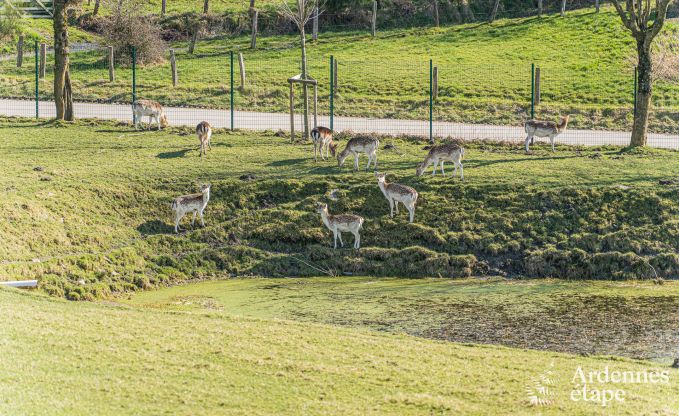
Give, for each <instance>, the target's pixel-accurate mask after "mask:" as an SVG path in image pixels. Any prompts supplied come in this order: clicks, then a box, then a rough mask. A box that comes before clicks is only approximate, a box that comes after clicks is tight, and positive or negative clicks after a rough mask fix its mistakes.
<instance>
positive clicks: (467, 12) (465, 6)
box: [460, 0, 474, 22]
mask: <svg viewBox="0 0 679 416" xmlns="http://www.w3.org/2000/svg"><path fill="white" fill-rule="evenodd" d="M460 2H461V3H462V20H463V21H465V22H470V21H471V20H472V19H473V18H474V15H473V14H472V9H471V7H469V0H460Z"/></svg>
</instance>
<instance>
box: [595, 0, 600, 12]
mask: <svg viewBox="0 0 679 416" xmlns="http://www.w3.org/2000/svg"><path fill="white" fill-rule="evenodd" d="M600 3H601V2H600V1H599V0H596V3H595V5H596V12H597V13H599V8H600V7H601V4H600Z"/></svg>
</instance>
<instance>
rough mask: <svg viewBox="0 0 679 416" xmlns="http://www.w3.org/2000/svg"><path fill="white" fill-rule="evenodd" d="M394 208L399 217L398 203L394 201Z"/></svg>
mask: <svg viewBox="0 0 679 416" xmlns="http://www.w3.org/2000/svg"><path fill="white" fill-rule="evenodd" d="M394 207H395V208H396V215H398V201H396V200H394Z"/></svg>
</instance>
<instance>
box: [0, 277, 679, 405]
mask: <svg viewBox="0 0 679 416" xmlns="http://www.w3.org/2000/svg"><path fill="white" fill-rule="evenodd" d="M65 317H67V318H65ZM0 333H1V334H2V337H1V338H0V348H1V349H2V355H1V356H0V391H2V392H3V394H2V397H0V413H2V414H13V415H18V414H26V415H31V414H40V415H53V414H54V415H56V414H98V415H109V414H110V415H126V414H164V413H171V414H191V415H213V414H223V415H229V414H244V413H245V414H251V415H270V414H309V415H315V414H319V415H320V414H323V415H334V414H337V415H340V414H341V415H377V414H403V415H410V414H412V415H416V414H417V415H420V414H467V415H500V414H507V413H511V414H515V415H524V414H526V415H528V414H531V415H532V414H536V412H539V413H540V414H543V415H557V414H559V415H561V414H569V415H592V414H611V412H614V413H615V414H617V415H635V416H636V415H641V414H663V415H677V414H679V413H678V412H677V409H679V381H678V380H679V379H678V378H677V376H679V373H677V370H673V369H669V368H668V367H667V366H662V367H658V366H657V365H656V364H653V363H649V362H644V361H632V360H627V359H611V358H601V357H577V356H571V355H566V354H559V353H545V352H534V351H521V350H516V349H510V348H503V347H495V346H476V345H460V344H454V343H444V342H436V341H429V340H423V339H418V338H414V337H409V336H405V335H387V334H379V333H374V332H369V331H363V330H356V329H343V328H337V327H330V326H323V325H318V324H310V323H295V322H290V321H281V320H262V319H251V318H240V317H233V316H228V315H221V314H195V313H168V312H161V311H152V310H148V309H144V310H140V309H135V308H124V307H113V306H107V305H97V304H92V303H86V302H80V303H73V302H71V303H69V302H65V301H63V300H58V299H50V298H46V297H42V296H35V295H32V294H28V293H21V292H19V291H17V290H7V289H0ZM578 366H581V367H582V368H583V369H584V371H603V370H604V368H605V367H606V366H608V367H609V368H610V370H611V371H635V372H637V371H638V372H645V371H646V372H650V371H654V370H655V371H661V370H665V371H668V374H669V382H667V383H665V382H661V383H654V384H652V383H646V384H622V383H617V384H598V383H594V384H590V385H589V387H590V388H592V387H595V388H606V389H610V388H613V389H616V388H621V389H624V390H625V391H626V396H625V402H624V403H613V404H608V406H607V407H606V408H604V407H602V406H601V404H596V403H592V402H588V403H585V402H582V401H580V402H574V401H571V400H570V398H569V397H570V391H571V389H573V388H574V385H573V383H572V381H571V379H572V378H573V374H574V373H575V371H576V368H577V367H578ZM547 371H552V372H553V373H552V374H549V375H548V377H550V378H551V379H552V380H554V384H553V386H552V389H551V391H552V392H553V394H554V395H553V396H550V398H551V399H552V401H553V403H552V404H551V405H545V406H541V407H540V408H538V409H534V408H531V406H530V405H529V399H528V394H527V391H526V387H527V386H532V387H535V383H536V382H537V380H539V377H540V376H541V375H544V374H546V372H547Z"/></svg>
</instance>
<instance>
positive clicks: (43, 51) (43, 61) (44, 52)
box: [39, 43, 47, 79]
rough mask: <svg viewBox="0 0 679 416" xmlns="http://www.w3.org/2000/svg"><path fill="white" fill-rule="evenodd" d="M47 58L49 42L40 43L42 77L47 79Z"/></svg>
mask: <svg viewBox="0 0 679 416" xmlns="http://www.w3.org/2000/svg"><path fill="white" fill-rule="evenodd" d="M46 60H47V44H45V43H41V44H40V72H39V74H40V79H45V66H46Z"/></svg>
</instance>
